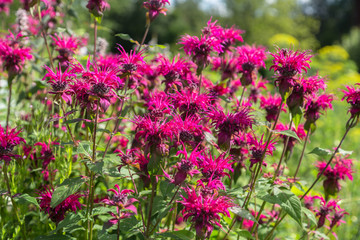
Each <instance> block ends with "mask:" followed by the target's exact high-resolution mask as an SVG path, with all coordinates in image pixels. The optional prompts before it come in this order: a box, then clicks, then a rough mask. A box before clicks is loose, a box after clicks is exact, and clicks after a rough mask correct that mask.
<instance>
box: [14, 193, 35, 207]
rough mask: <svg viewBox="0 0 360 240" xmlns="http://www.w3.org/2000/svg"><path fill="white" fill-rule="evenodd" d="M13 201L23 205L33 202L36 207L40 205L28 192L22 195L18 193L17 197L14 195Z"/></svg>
mask: <svg viewBox="0 0 360 240" xmlns="http://www.w3.org/2000/svg"><path fill="white" fill-rule="evenodd" d="M15 201H16V202H17V203H19V204H24V205H27V204H30V203H32V204H34V205H35V206H36V207H40V206H39V204H38V202H37V201H36V198H34V197H31V196H30V195H29V194H27V193H25V194H23V195H20V196H18V197H15Z"/></svg>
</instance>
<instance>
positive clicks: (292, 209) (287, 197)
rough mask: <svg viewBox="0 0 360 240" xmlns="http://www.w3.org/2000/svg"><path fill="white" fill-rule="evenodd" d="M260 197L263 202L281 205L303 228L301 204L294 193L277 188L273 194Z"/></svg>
mask: <svg viewBox="0 0 360 240" xmlns="http://www.w3.org/2000/svg"><path fill="white" fill-rule="evenodd" d="M258 197H259V198H260V199H261V200H263V201H266V202H269V203H272V204H279V205H280V206H281V208H282V209H283V210H284V211H285V212H287V213H288V214H289V216H290V217H292V218H293V219H294V220H295V221H296V222H297V223H298V224H299V225H300V226H301V222H302V216H301V202H300V199H299V198H298V197H297V196H296V195H295V194H294V193H292V192H291V191H289V190H283V189H280V188H277V187H275V188H274V189H273V192H272V193H267V194H266V195H263V196H258Z"/></svg>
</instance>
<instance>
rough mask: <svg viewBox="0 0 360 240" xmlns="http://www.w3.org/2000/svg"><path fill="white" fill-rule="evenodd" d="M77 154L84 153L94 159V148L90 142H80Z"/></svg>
mask: <svg viewBox="0 0 360 240" xmlns="http://www.w3.org/2000/svg"><path fill="white" fill-rule="evenodd" d="M76 154H84V155H85V156H87V157H88V158H89V159H92V150H91V143H90V142H80V143H79V146H78V147H77V151H76Z"/></svg>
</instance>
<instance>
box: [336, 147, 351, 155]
mask: <svg viewBox="0 0 360 240" xmlns="http://www.w3.org/2000/svg"><path fill="white" fill-rule="evenodd" d="M353 152H354V151H345V150H344V149H341V148H339V153H340V154H341V155H351V154H353Z"/></svg>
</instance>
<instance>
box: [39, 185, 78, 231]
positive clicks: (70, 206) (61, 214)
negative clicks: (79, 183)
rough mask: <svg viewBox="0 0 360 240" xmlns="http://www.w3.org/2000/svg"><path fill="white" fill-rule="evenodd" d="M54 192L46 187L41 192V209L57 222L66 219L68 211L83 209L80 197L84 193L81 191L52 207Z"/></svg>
mask: <svg viewBox="0 0 360 240" xmlns="http://www.w3.org/2000/svg"><path fill="white" fill-rule="evenodd" d="M53 192H54V190H53V189H50V188H46V189H45V190H44V191H42V192H39V197H38V199H39V205H40V210H41V211H43V212H45V213H47V214H48V215H49V218H50V219H51V221H53V222H55V223H56V224H57V223H59V222H60V221H62V220H64V218H65V215H66V213H67V212H69V211H71V212H76V211H77V210H78V209H81V203H80V202H79V198H80V197H82V195H81V194H79V193H76V194H72V195H70V196H69V197H67V198H66V199H65V200H64V201H62V202H61V203H60V204H59V205H57V206H56V207H55V208H52V207H50V203H51V198H52V194H53Z"/></svg>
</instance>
